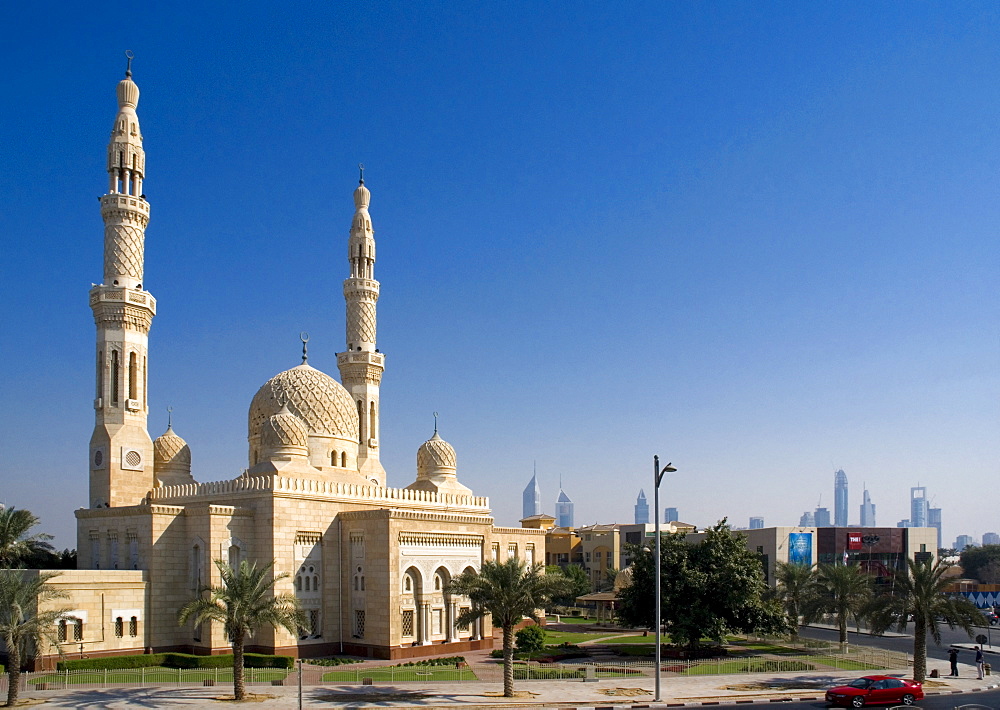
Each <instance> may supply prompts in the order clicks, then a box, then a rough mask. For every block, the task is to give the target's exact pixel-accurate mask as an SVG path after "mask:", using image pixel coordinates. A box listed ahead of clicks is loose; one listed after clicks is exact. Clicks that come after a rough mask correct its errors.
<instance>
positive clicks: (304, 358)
mask: <svg viewBox="0 0 1000 710" xmlns="http://www.w3.org/2000/svg"><path fill="white" fill-rule="evenodd" d="M299 340H301V341H302V364H303V365H305V364H306V362H307V361H308V360H309V350H308V348H307V347H306V343H308V342H309V333H307V332H305V331H304V330H303V331H302V332H301V333H299Z"/></svg>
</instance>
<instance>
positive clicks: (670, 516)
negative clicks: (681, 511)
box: [663, 508, 681, 523]
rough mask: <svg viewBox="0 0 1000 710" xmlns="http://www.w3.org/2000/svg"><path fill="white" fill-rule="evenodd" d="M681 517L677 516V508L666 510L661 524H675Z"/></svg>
mask: <svg viewBox="0 0 1000 710" xmlns="http://www.w3.org/2000/svg"><path fill="white" fill-rule="evenodd" d="M680 519H681V517H680V516H679V515H678V514H677V508H667V509H666V510H664V511H663V522H665V523H676V522H677V521H679V520H680Z"/></svg>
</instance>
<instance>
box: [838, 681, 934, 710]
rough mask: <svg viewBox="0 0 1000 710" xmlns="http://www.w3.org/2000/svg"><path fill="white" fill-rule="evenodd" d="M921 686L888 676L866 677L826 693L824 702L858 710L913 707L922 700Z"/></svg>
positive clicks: (922, 689) (922, 690)
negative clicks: (875, 706) (857, 709)
mask: <svg viewBox="0 0 1000 710" xmlns="http://www.w3.org/2000/svg"><path fill="white" fill-rule="evenodd" d="M923 697H924V688H923V685H922V684H920V683H917V682H915V681H912V680H903V679H902V678H893V677H892V676H888V675H866V676H865V677H864V678H858V679H857V680H852V681H851V682H850V683H848V684H847V685H838V686H837V687H836V688H830V689H829V690H828V691H826V702H828V703H830V704H831V705H843V706H845V707H846V706H848V705H850V706H851V707H855V708H860V707H863V706H865V705H913V701H914V700H923Z"/></svg>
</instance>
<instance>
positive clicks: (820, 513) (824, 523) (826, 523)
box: [813, 508, 830, 528]
mask: <svg viewBox="0 0 1000 710" xmlns="http://www.w3.org/2000/svg"><path fill="white" fill-rule="evenodd" d="M813 517H814V518H815V520H816V523H815V524H816V527H818V528H828V527H830V510H829V508H817V509H816V512H815V514H814V515H813Z"/></svg>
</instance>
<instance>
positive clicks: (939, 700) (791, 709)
mask: <svg viewBox="0 0 1000 710" xmlns="http://www.w3.org/2000/svg"><path fill="white" fill-rule="evenodd" d="M969 705H980V706H983V707H986V708H990V710H995V708H997V707H1000V690H984V691H981V692H978V693H960V694H956V695H928V696H927V697H926V698H924V699H923V700H921V701H920V702H918V703H917V704H916V705H914V708H920V709H921V710H953V708H958V707H962V706H969ZM713 707H716V706H713ZM717 707H737V705H719V706H717ZM739 707H744V706H739ZM778 707H779V708H780V709H781V710H819V708H828V707H830V706H829V705H827V704H826V703H825V702H822V701H818V700H813V701H808V702H804V703H781V704H780V705H779V706H778ZM970 710H972V709H971V708H970Z"/></svg>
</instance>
